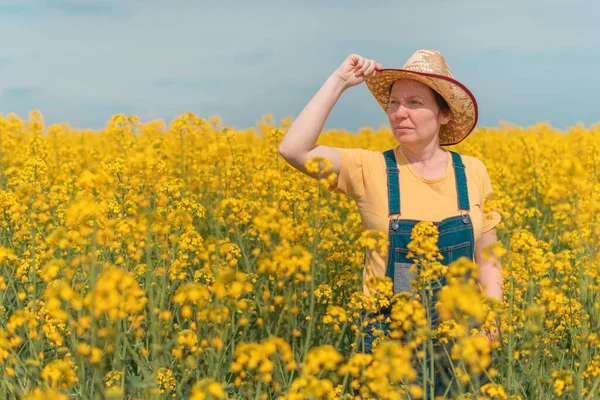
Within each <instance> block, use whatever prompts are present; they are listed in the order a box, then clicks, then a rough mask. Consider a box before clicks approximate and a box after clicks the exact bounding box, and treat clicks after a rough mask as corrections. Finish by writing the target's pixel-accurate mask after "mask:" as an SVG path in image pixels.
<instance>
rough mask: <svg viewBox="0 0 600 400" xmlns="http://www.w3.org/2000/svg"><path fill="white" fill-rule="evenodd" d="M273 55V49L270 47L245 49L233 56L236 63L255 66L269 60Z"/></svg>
mask: <svg viewBox="0 0 600 400" xmlns="http://www.w3.org/2000/svg"><path fill="white" fill-rule="evenodd" d="M272 56H273V51H271V50H269V49H255V50H250V51H245V52H242V53H239V54H236V55H235V56H233V58H232V61H233V62H234V63H236V64H241V65H246V66H253V65H259V64H262V63H263V62H265V61H267V60H268V59H270V58H271V57H272Z"/></svg>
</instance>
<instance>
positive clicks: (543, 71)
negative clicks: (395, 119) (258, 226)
mask: <svg viewBox="0 0 600 400" xmlns="http://www.w3.org/2000/svg"><path fill="white" fill-rule="evenodd" d="M598 15H600V2H596V1H593V0H589V1H583V0H572V1H556V0H543V1H537V0H536V1H529V0H519V1H515V0H502V1H487V0H486V1H482V0H479V1H477V0H418V1H417V0H411V1H406V0H393V1H387V0H379V1H377V2H366V1H355V0H344V1H341V0H340V1H325V0H322V1H316V0H305V1H302V2H297V1H286V0H279V1H264V0H255V1H251V2H247V1H241V0H235V1H234V0H230V1H228V0H223V1H221V2H218V1H216V0H212V1H205V0H196V1H191V0H189V1H184V0H168V1H167V0H0V37H2V39H3V40H2V45H1V46H0V76H2V79H0V113H2V114H3V115H6V114H7V113H9V112H15V113H17V114H18V115H19V116H21V117H26V115H27V113H28V112H29V111H30V110H33V109H39V110H41V111H42V113H43V114H44V118H45V120H46V123H47V124H51V123H57V122H62V121H66V122H68V123H70V124H71V125H73V126H76V127H81V128H83V127H89V128H101V127H103V126H104V125H105V124H106V122H107V121H108V120H109V118H110V116H111V115H112V114H115V113H125V114H136V115H138V116H139V117H140V118H141V119H142V120H151V119H158V118H162V119H165V120H167V121H170V120H171V119H172V118H173V117H175V116H177V115H179V114H182V113H183V112H186V111H192V112H194V113H196V114H197V115H198V116H200V117H204V118H208V117H210V116H212V115H218V116H219V117H221V119H222V120H223V123H224V124H225V125H228V126H234V127H237V128H246V127H249V126H253V125H254V124H255V123H256V121H258V120H260V119H261V117H262V115H263V114H265V113H271V114H273V115H274V116H275V118H276V119H278V120H279V119H281V118H284V117H286V116H295V115H297V114H298V113H299V112H300V111H301V110H302V108H303V107H304V105H305V104H306V103H307V102H308V101H309V100H310V98H311V97H312V96H313V95H314V94H315V93H316V91H317V90H318V89H319V87H320V86H321V85H322V84H323V82H324V81H325V80H326V78H327V77H328V76H329V75H330V74H331V73H332V72H333V71H334V70H335V69H336V68H337V67H338V65H339V64H340V63H341V62H342V61H343V60H344V58H345V57H346V56H347V55H348V54H350V53H358V54H361V55H363V56H365V57H368V58H373V59H375V60H377V61H378V62H380V63H381V64H383V66H384V67H388V68H400V67H401V66H402V65H403V64H404V61H405V60H406V59H407V58H408V57H409V56H410V55H411V54H412V53H413V52H414V51H415V50H416V49H419V48H432V49H437V50H439V51H441V52H442V53H443V54H444V56H445V57H446V60H447V61H448V63H449V65H450V68H451V69H452V72H453V73H454V76H455V77H456V78H457V79H459V80H460V81H462V82H463V83H464V84H465V85H466V86H467V87H468V88H469V89H471V91H472V92H473V93H474V94H475V96H476V98H477V100H478V103H479V108H480V119H479V126H496V125H497V124H498V121H499V120H503V121H508V122H513V123H516V124H519V125H524V126H528V125H532V124H535V123H536V122H541V121H545V122H549V123H550V124H552V125H553V126H555V127H557V128H560V129H565V128H567V127H569V126H572V125H574V124H575V123H577V122H583V123H584V124H586V125H589V124H592V123H596V122H600V95H599V94H598V91H599V90H600V41H599V40H598V38H599V37H600V24H599V23H598V17H597V16H598ZM385 123H386V116H385V114H384V113H383V111H382V110H381V109H380V108H379V106H378V105H377V103H376V102H375V100H374V99H373V97H372V96H371V94H370V93H369V91H368V90H367V88H366V86H365V85H364V84H363V85H360V86H357V87H354V88H351V89H349V90H348V91H346V92H345V93H344V94H343V96H342V98H341V99H340V100H339V102H338V103H337V105H336V106H335V108H334V110H333V111H332V113H331V114H330V116H329V119H328V121H327V123H326V125H325V127H326V128H343V129H348V130H357V129H359V128H360V127H362V126H372V127H378V126H380V125H382V124H385Z"/></svg>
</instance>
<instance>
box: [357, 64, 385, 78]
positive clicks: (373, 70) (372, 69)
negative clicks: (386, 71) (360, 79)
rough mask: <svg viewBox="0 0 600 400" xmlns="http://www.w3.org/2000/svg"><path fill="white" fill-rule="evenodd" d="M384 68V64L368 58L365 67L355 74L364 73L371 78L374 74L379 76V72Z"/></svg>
mask: <svg viewBox="0 0 600 400" xmlns="http://www.w3.org/2000/svg"><path fill="white" fill-rule="evenodd" d="M382 68H383V67H382V65H381V64H379V63H377V62H376V61H375V60H369V59H367V60H365V63H364V65H363V67H362V68H360V69H359V70H358V71H356V73H355V75H356V76H360V75H363V76H364V77H365V78H370V77H372V76H377V72H378V71H379V70H381V69H382Z"/></svg>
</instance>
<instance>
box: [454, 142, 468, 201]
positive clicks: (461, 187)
mask: <svg viewBox="0 0 600 400" xmlns="http://www.w3.org/2000/svg"><path fill="white" fill-rule="evenodd" d="M450 154H451V155H452V165H453V166H454V176H455V177H456V192H457V194H458V209H459V210H470V209H471V207H470V206H469V191H468V189H467V174H465V165H464V164H463V162H462V158H461V157H460V154H458V153H455V152H453V151H450Z"/></svg>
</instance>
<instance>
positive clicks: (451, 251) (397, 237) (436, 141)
mask: <svg viewBox="0 0 600 400" xmlns="http://www.w3.org/2000/svg"><path fill="white" fill-rule="evenodd" d="M363 81H366V84H367V86H368V88H369V90H370V91H371V93H372V94H373V96H374V97H375V99H376V100H377V102H378V103H379V104H380V105H381V107H382V108H383V109H384V111H385V112H386V113H387V116H388V119H389V122H390V128H391V131H392V134H393V135H394V138H395V139H396V140H397V141H398V144H399V145H398V146H396V147H395V148H393V149H390V150H388V151H386V152H384V153H380V152H374V151H368V150H364V149H342V148H334V147H328V146H322V145H316V144H315V143H316V141H317V138H318V136H319V134H320V132H321V130H322V128H323V125H324V123H325V120H326V118H327V116H328V115H329V113H330V112H331V110H332V108H333V106H334V105H335V103H336V102H337V100H338V99H339V97H340V96H341V95H342V93H343V92H344V91H345V90H346V89H348V88H350V87H353V86H356V85H358V84H360V83H362V82H363ZM476 123H477V103H476V101H475V98H474V97H473V95H472V94H471V92H470V91H469V90H468V89H467V88H466V87H465V86H464V85H463V84H461V83H460V82H458V81H457V80H455V79H454V78H453V76H452V74H451V72H450V69H449V67H448V65H447V64H446V61H445V59H444V57H443V56H442V55H441V54H440V53H439V52H437V51H432V50H418V51H417V52H415V53H414V54H413V55H412V56H411V57H410V58H409V59H408V61H407V62H406V63H405V65H404V66H403V68H402V69H383V68H382V66H381V64H378V63H376V62H375V61H374V60H370V59H366V58H364V57H361V56H359V55H356V54H352V55H350V56H348V57H347V58H346V60H344V62H343V63H342V64H341V65H340V66H339V68H337V70H336V71H334V73H333V74H332V75H331V76H330V77H329V78H328V79H327V81H326V82H325V84H324V85H323V86H322V87H321V89H320V90H319V91H318V92H317V94H316V95H315V96H314V97H313V98H312V99H311V101H310V102H309V103H308V104H307V105H306V107H305V108H304V109H303V110H302V112H301V113H300V115H298V117H297V118H296V120H295V121H294V123H293V124H292V125H291V126H290V128H289V130H288V132H287V134H286V136H285V137H284V139H283V141H282V142H281V145H280V147H279V153H280V154H281V155H282V157H283V158H284V159H285V160H286V161H287V162H288V163H289V164H291V165H292V166H293V167H295V168H297V169H298V170H300V171H302V172H304V173H305V174H307V175H311V173H309V172H308V171H307V170H306V169H305V167H304V165H305V163H306V162H307V161H308V160H310V159H312V158H314V157H324V158H326V159H328V160H329V161H330V162H331V164H332V165H333V169H332V172H335V173H336V174H337V175H338V176H337V180H336V181H335V183H334V185H333V187H332V188H331V189H330V190H332V191H335V192H341V193H345V194H347V195H349V196H351V197H352V198H353V199H354V200H355V201H356V204H357V206H358V210H359V212H360V215H361V218H362V222H363V227H364V229H375V230H379V231H382V232H385V233H387V234H389V238H390V247H389V249H388V252H387V254H388V255H389V256H387V257H382V256H381V255H380V254H378V253H377V252H376V251H375V250H367V258H366V263H365V264H366V265H365V269H364V272H363V282H364V283H363V290H364V292H365V293H366V294H367V295H368V294H370V293H369V289H368V287H367V286H366V282H367V281H368V279H369V278H370V277H371V276H385V275H387V276H389V277H390V278H391V279H392V281H393V287H394V293H398V292H401V291H410V283H411V280H412V274H411V273H410V272H409V269H408V266H410V264H411V260H409V259H407V258H406V253H407V245H408V242H409V241H410V230H411V229H412V227H413V226H414V225H415V224H416V223H417V222H419V221H435V222H437V223H438V229H439V233H440V237H439V241H438V247H439V248H440V251H441V252H442V255H443V256H444V260H443V261H442V262H443V263H444V264H448V263H450V262H451V261H452V260H456V259H457V258H458V257H461V256H467V257H470V258H471V259H473V260H474V261H475V262H476V263H477V264H478V265H479V275H480V278H479V279H480V284H481V285H482V286H483V288H484V290H485V292H486V293H487V294H488V295H489V296H492V297H496V298H498V299H501V298H502V288H501V285H502V274H501V271H500V268H499V266H500V264H499V261H498V259H497V258H495V257H493V256H492V257H490V258H487V257H486V258H485V259H484V257H483V252H484V249H485V248H486V247H487V246H488V245H490V244H493V243H494V242H496V233H495V226H496V224H497V223H498V222H499V221H500V217H499V216H498V215H497V214H495V213H494V214H491V215H484V213H483V206H484V202H485V199H486V197H487V196H488V195H489V194H490V193H491V191H492V187H491V183H490V179H489V176H488V173H487V170H486V168H485V166H484V164H483V163H482V162H481V161H479V160H477V159H475V158H473V157H468V156H461V155H459V154H457V153H454V152H449V151H447V150H445V149H444V148H443V147H442V146H447V145H452V144H457V143H459V142H460V141H462V140H463V139H465V138H466V137H467V136H468V135H469V133H471V131H472V130H473V129H474V127H475V125H476ZM369 265H370V266H371V267H372V268H367V266H369ZM364 351H366V352H370V342H369V340H367V341H366V344H365V348H364Z"/></svg>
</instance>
